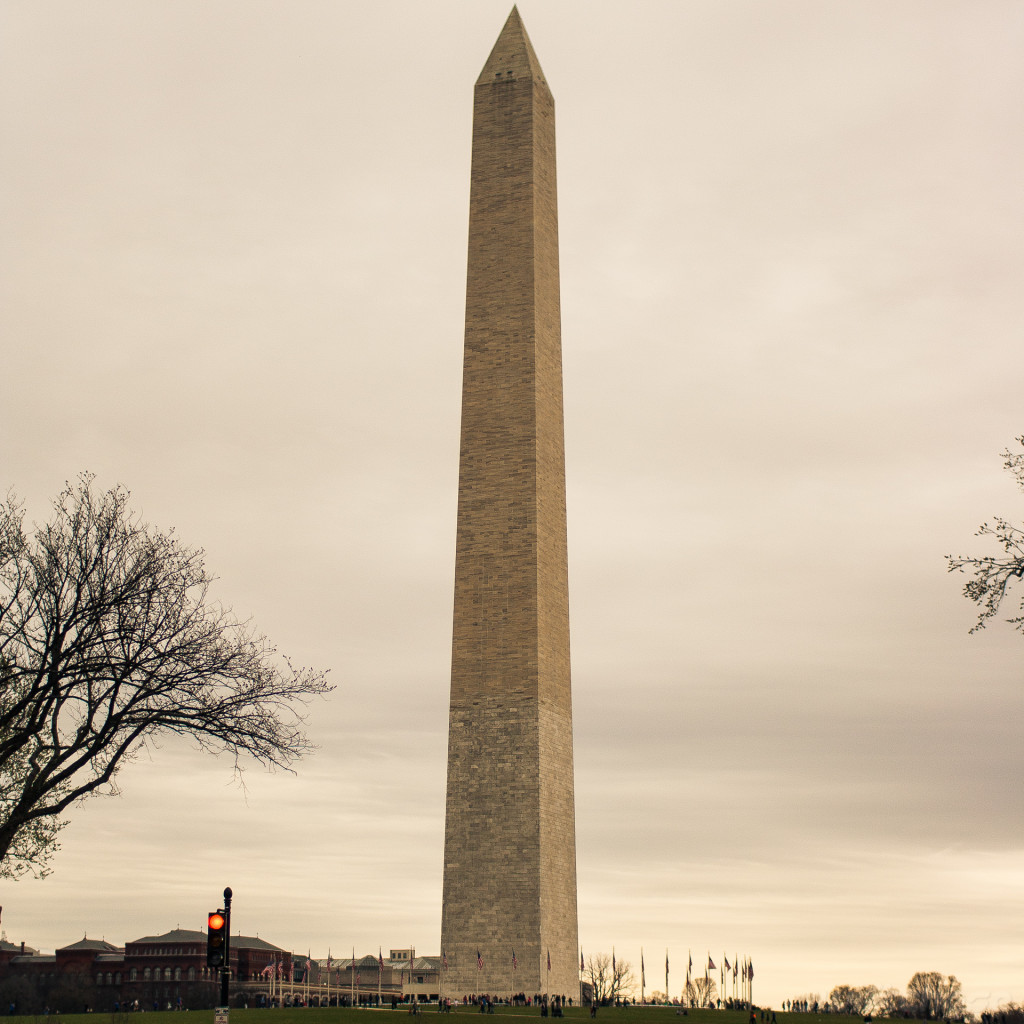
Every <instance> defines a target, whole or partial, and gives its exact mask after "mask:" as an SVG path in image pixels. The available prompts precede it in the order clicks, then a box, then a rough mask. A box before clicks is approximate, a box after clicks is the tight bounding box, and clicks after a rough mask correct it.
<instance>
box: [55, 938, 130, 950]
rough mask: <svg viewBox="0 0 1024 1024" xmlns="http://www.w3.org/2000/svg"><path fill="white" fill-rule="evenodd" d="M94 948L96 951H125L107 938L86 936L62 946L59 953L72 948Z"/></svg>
mask: <svg viewBox="0 0 1024 1024" xmlns="http://www.w3.org/2000/svg"><path fill="white" fill-rule="evenodd" d="M79 949H82V950H92V951H93V952H96V953H122V952H124V951H123V950H122V949H121V947H120V946H115V945H114V944H113V943H112V942H107V940H106V939H90V938H84V939H79V940H78V941H77V942H72V943H71V945H70V946H61V947H60V949H58V950H57V952H58V953H67V952H69V951H71V950H79Z"/></svg>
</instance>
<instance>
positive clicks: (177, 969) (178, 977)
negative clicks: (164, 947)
mask: <svg viewBox="0 0 1024 1024" xmlns="http://www.w3.org/2000/svg"><path fill="white" fill-rule="evenodd" d="M174 980H175V981H181V968H180V967H175V968H174Z"/></svg>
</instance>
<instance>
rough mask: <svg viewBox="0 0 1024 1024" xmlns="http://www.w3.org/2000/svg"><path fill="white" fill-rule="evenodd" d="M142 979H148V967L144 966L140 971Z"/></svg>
mask: <svg viewBox="0 0 1024 1024" xmlns="http://www.w3.org/2000/svg"><path fill="white" fill-rule="evenodd" d="M142 980H143V981H149V968H148V967H146V968H145V969H144V970H143V972H142Z"/></svg>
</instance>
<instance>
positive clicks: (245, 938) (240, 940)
mask: <svg viewBox="0 0 1024 1024" xmlns="http://www.w3.org/2000/svg"><path fill="white" fill-rule="evenodd" d="M231 948H232V949H267V950H271V951H272V952H274V953H284V952H286V950H283V949H282V948H281V947H280V946H275V945H274V944H273V943H272V942H267V940H266V939H261V938H260V937H259V936H258V935H232V936H231Z"/></svg>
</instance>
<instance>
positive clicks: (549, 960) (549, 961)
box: [548, 949, 551, 971]
mask: <svg viewBox="0 0 1024 1024" xmlns="http://www.w3.org/2000/svg"><path fill="white" fill-rule="evenodd" d="M548 970H549V971H550V970H551V950H550V949H549V950H548Z"/></svg>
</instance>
